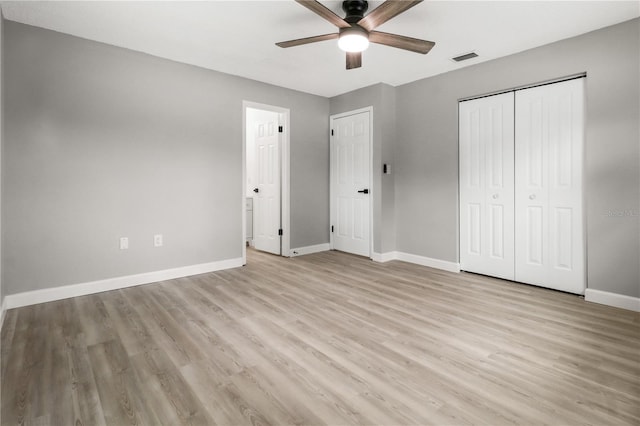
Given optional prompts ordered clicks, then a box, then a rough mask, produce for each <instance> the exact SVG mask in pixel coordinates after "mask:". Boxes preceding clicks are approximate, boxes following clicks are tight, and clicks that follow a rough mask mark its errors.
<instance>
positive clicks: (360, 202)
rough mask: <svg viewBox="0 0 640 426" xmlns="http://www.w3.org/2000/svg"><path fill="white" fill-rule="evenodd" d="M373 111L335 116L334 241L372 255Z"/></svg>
mask: <svg viewBox="0 0 640 426" xmlns="http://www.w3.org/2000/svg"><path fill="white" fill-rule="evenodd" d="M370 126H371V111H370V110H365V111H360V112H357V111H354V112H353V113H347V114H341V115H339V116H333V117H331V133H332V135H331V226H332V233H331V236H332V238H331V241H332V245H333V248H334V249H335V250H340V251H345V252H348V253H353V254H358V255H361V256H367V257H369V256H370V255H371V253H370V250H371V249H370V247H371V235H370V234H371V229H370V226H371V217H370V214H371V198H370V197H371V195H370V189H371V188H370V185H371V160H370V157H369V155H370V151H371V127H370Z"/></svg>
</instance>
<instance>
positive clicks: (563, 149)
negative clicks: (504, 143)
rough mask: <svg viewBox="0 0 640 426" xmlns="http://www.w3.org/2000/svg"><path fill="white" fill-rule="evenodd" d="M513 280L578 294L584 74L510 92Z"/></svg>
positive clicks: (582, 274) (581, 281)
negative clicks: (513, 104) (512, 117)
mask: <svg viewBox="0 0 640 426" xmlns="http://www.w3.org/2000/svg"><path fill="white" fill-rule="evenodd" d="M515 113H516V114H515V123H516V126H515V130H516V137H515V143H516V149H515V154H516V155H515V173H516V174H515V183H516V186H515V189H516V197H515V225H516V228H515V241H516V253H515V254H516V256H515V266H516V267H515V271H516V281H520V282H524V283H529V284H537V285H541V286H544V287H550V288H554V289H557V290H562V291H567V292H571V293H578V294H583V293H584V289H585V263H584V258H585V253H584V230H583V229H584V228H583V213H582V165H583V145H584V79H583V78H579V79H575V80H569V81H564V82H561V83H555V84H548V85H546V86H540V87H534V88H531V89H527V90H521V91H518V92H516V109H515Z"/></svg>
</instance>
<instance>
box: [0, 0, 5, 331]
mask: <svg viewBox="0 0 640 426" xmlns="http://www.w3.org/2000/svg"><path fill="white" fill-rule="evenodd" d="M3 22H4V16H3V14H2V6H0V331H1V330H2V324H3V322H4V313H5V311H6V309H5V300H4V289H3V287H2V241H1V240H2V196H3V191H2V150H3V147H4V136H3V134H4V108H3V107H4V96H3V91H2V89H3V87H2V86H3V72H2V68H3V67H4V61H3V55H4V37H3Z"/></svg>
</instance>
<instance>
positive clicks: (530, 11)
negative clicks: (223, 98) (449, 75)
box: [1, 0, 640, 97]
mask: <svg viewBox="0 0 640 426" xmlns="http://www.w3.org/2000/svg"><path fill="white" fill-rule="evenodd" d="M322 3H323V4H325V5H326V6H327V7H329V8H330V9H332V10H333V11H334V12H336V13H337V14H339V15H340V16H344V14H343V12H342V10H341V4H342V2H340V1H322ZM381 3H382V1H370V2H369V5H370V6H369V11H371V10H373V9H374V8H375V7H377V6H378V5H379V4H381ZM1 6H2V12H3V14H4V17H5V19H8V20H11V21H17V22H21V23H24V24H29V25H34V26H38V27H43V28H47V29H51V30H54V31H59V32H62V33H67V34H72V35H75V36H78V37H83V38H86V39H89V40H95V41H99V42H103V43H108V44H112V45H115V46H120V47H125V48H128V49H133V50H137V51H140V52H145V53H149V54H152V55H155V56H159V57H163V58H167V59H172V60H174V61H178V62H184V63H187V64H192V65H197V66H200V67H204V68H209V69H212V70H217V71H222V72H225V73H230V74H235V75H239V76H243V77H247V78H250V79H254V80H259V81H263V82H266V83H271V84H275V85H278V86H282V87H287V88H291V89H296V90H300V91H303V92H307V93H313V94H317V95H321V96H327V97H330V96H334V95H338V94H341V93H345V92H348V91H351V90H354V89H357V88H360V87H365V86H369V85H371V84H375V83H379V82H383V83H387V84H390V85H392V86H397V85H400V84H404V83H408V82H411V81H415V80H418V79H421V78H424V77H428V76H432V75H436V74H441V73H444V72H447V71H451V70H454V69H457V68H461V67H463V66H468V65H472V64H477V63H479V62H482V61H487V60H490V59H494V58H498V57H501V56H506V55H509V54H512V53H515V52H519V51H522V50H526V49H530V48H533V47H536V46H540V45H543V44H547V43H551V42H553V41H556V40H561V39H564V38H568V37H572V36H575V35H578V34H583V33H586V32H589V31H593V30H595V29H598V28H603V27H606V26H609V25H613V24H616V23H619V22H623V21H626V20H629V19H632V18H635V17H638V16H640V2H638V1H637V0H636V1H534V2H529V1H494V2H489V1H433V0H427V1H424V2H422V3H420V4H418V5H417V6H415V7H413V8H412V9H410V10H408V11H407V12H405V13H404V14H402V15H399V16H397V17H396V18H394V19H392V20H391V21H389V22H387V23H385V24H383V25H382V26H380V27H379V28H377V29H378V30H380V31H385V32H390V33H398V34H402V35H407V36H411V37H416V38H422V39H426V40H431V41H435V42H436V46H435V47H434V48H433V49H432V50H431V52H430V53H429V54H427V55H420V54H417V53H412V52H406V51H402V50H398V49H394V48H391V47H386V46H379V45H372V46H371V47H370V48H369V49H368V50H367V51H366V52H364V55H363V67H362V68H359V69H355V70H349V71H347V70H345V57H344V53H343V52H342V51H340V50H339V49H338V47H337V43H336V41H335V40H331V41H325V42H321V43H315V44H309V45H305V46H298V47H292V48H289V49H282V48H279V47H277V46H276V45H275V43H276V42H278V41H284V40H290V39H295V38H302V37H309V36H313V35H319V34H326V33H331V32H336V28H335V27H333V26H332V25H331V24H329V23H327V22H326V21H324V20H323V19H322V18H320V17H319V16H317V15H316V14H314V13H312V12H311V11H309V10H307V9H305V8H304V7H302V6H300V5H299V4H297V3H295V2H293V1H284V0H280V1H269V0H262V1H243V0H235V1H199V2H187V1H166V2H155V1H153V2H151V1H143V2H129V1H111V2H94V1H75V2H63V1H45V2H39V1H38V2H36V1H21V2H2V3H1ZM611 47H612V48H615V46H611ZM469 51H475V52H476V53H477V54H478V55H479V57H478V58H475V59H471V60H469V61H465V62H463V63H454V62H453V61H451V60H450V58H451V57H453V56H456V55H459V54H461V53H466V52H469Z"/></svg>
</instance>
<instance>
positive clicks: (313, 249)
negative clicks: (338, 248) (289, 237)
mask: <svg viewBox="0 0 640 426" xmlns="http://www.w3.org/2000/svg"><path fill="white" fill-rule="evenodd" d="M330 249H331V248H330V247H329V243H323V244H316V245H313V246H306V247H298V248H294V249H291V251H290V253H289V257H295V256H303V255H305V254H312V253H320V252H321V251H329V250H330Z"/></svg>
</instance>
